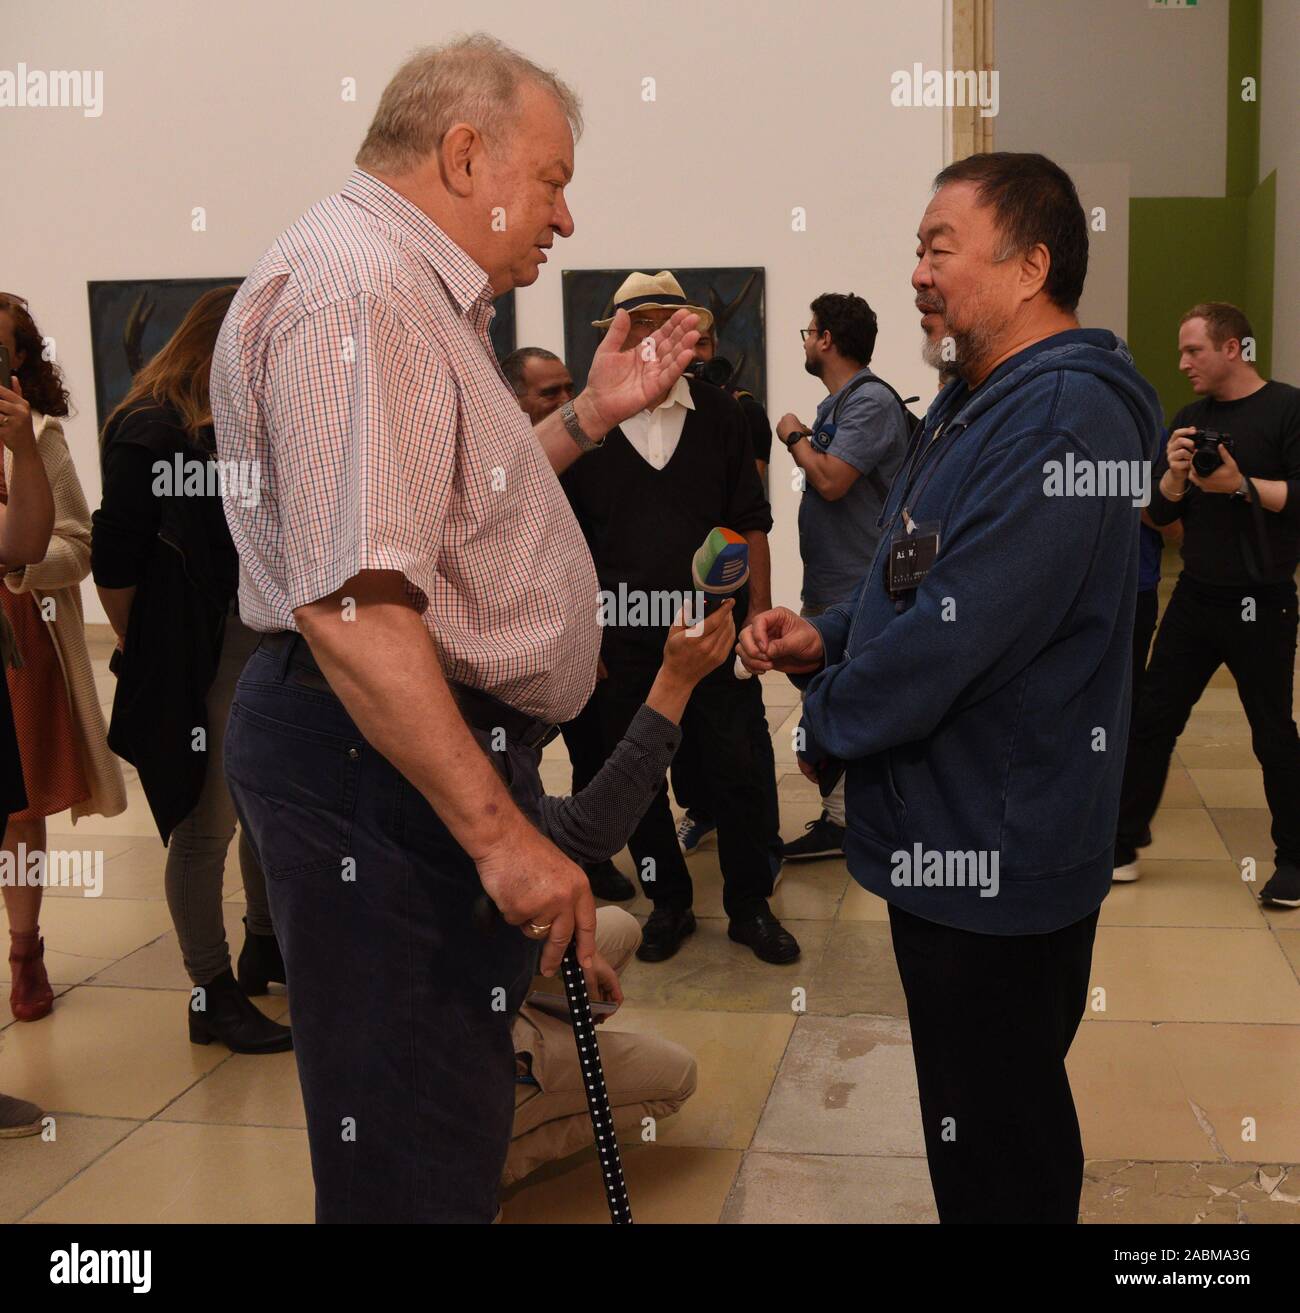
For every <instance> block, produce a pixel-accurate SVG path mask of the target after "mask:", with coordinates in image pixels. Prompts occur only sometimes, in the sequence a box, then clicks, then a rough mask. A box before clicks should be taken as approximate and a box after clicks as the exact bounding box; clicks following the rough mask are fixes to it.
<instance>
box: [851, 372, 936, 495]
mask: <svg viewBox="0 0 1300 1313" xmlns="http://www.w3.org/2000/svg"><path fill="white" fill-rule="evenodd" d="M866 383H879V384H880V386H881V387H882V388H884V389H885V390H886V391H887V392H888V393H889V394H890V395H891V396H892V397H893V398H894V400H895V401H897V402H898V404H899V407H900V408H901V409H902V412H903V423H904V425H905V426H906V427H907V441H908V444H909V445H910V444H911V441H912V438H913V437H914V436H915V435H916V431H917V429H919V428H920V427H921V425H922V423H923V422H924V421H923V420H922V419H921V417H920V415H917V414H915V413H914V412H913V411H911V410H910V409H909V408H908V407H909V405H910V403H911V402H913V401H920V399H921V398H920V397H907V398H906V399H904V398H903V397H900V396H899V395H898V393H897V392H896V391H894V389H893V388H892V387H890V385H889V384H888V383H886V382H885V380H884V379H883V378H877V377H876V375H875V374H865V375H860V376H859V377H858V378H855V379H854V380H853V382H852V383H850V384H849V385H848V387H846V388H845V389H844V391H843V392H841V393H840V395H839V396H838V397H837V398H836V399H835V405H834V406H833V407H832V408H831V413H830V417H829V422H830V423H831V424H834V423H836V421H837V420H838V419H839V417H840V407H841V406H843V405H844V403H845V402H846V401H847V400H848V399H849V398H850V397H851V396H852V395H853V394H854V393H855V392H856V391H857V390H858V389H859V388H860V387H862V386H863V385H864V384H866ZM866 478H867V482H868V484H870V486H871V488H872V490H873V491H874V492H875V494H876V496H877V497H879V498H880V500H881V502H882V503H883V502H884V501H885V499H886V498H887V497H888V496H889V485H888V484H887V483H886V482H885V480H884V479H883V478H882V477H881V474H880V471H879V470H878V469H873V470H871V471H870V473H868V474H867V476H866Z"/></svg>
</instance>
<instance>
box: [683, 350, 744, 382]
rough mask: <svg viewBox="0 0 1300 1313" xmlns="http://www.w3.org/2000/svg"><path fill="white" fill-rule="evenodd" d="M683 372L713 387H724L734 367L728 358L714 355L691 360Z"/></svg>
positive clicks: (729, 379) (729, 380)
mask: <svg viewBox="0 0 1300 1313" xmlns="http://www.w3.org/2000/svg"><path fill="white" fill-rule="evenodd" d="M685 372H686V373H688V374H689V375H690V376H691V377H692V378H698V379H699V380H700V381H701V382H703V383H712V384H713V386H714V387H715V388H724V389H725V388H726V387H727V385H728V384H729V383H730V382H731V376H732V374H733V373H734V372H735V367H734V366H733V365H732V363H731V361H730V360H724V359H723V357H722V356H714V357H713V359H712V360H692V361H691V363H690V364H689V365H687V366H686V371H685Z"/></svg>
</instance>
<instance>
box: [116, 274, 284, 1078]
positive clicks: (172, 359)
mask: <svg viewBox="0 0 1300 1313" xmlns="http://www.w3.org/2000/svg"><path fill="white" fill-rule="evenodd" d="M237 290H238V289H237V288H236V287H234V286H229V287H220V288H215V289H213V290H212V291H209V292H205V293H204V294H203V295H202V296H201V297H199V299H198V300H197V301H196V302H195V303H194V305H193V306H192V307H191V308H190V311H189V313H188V314H187V315H186V316H185V318H184V319H183V320H182V321H181V325H180V327H179V328H178V329H177V330H176V332H175V333H174V334H173V335H172V337H171V339H170V340H169V341H168V342H167V343H166V345H164V346H163V348H162V350H160V351H159V352H158V354H157V355H156V356H154V357H153V359H152V360H150V361H149V362H148V364H146V365H145V366H144V368H143V369H141V370H140V372H139V373H138V374H137V375H136V376H135V379H134V381H133V383H132V385H131V389H130V391H129V392H128V393H127V395H126V397H125V398H124V399H123V400H122V402H121V404H120V405H118V406H117V407H116V409H115V410H114V411H113V412H112V414H111V415H109V417H108V420H107V422H106V423H105V425H104V431H103V433H102V434H101V437H100V456H101V460H102V464H103V474H104V495H103V502H102V504H101V505H100V508H99V510H97V511H96V512H95V515H94V534H93V538H92V543H91V567H92V570H93V573H94V576H95V585H96V587H97V589H98V590H99V596H100V599H101V600H102V601H103V603H104V610H105V611H106V612H107V613H108V618H109V622H110V623H111V624H112V626H113V630H114V632H115V633H116V634H117V640H118V651H117V652H116V653H115V654H114V660H113V663H112V666H113V669H114V671H115V673H116V674H117V677H118V684H117V691H116V694H115V696H114V699H113V717H112V721H111V722H110V725H109V738H108V741H109V745H110V746H111V747H112V749H113V751H114V752H116V753H117V754H118V755H119V756H121V757H124V758H125V759H126V760H127V761H129V762H131V763H132V764H133V765H134V766H135V767H136V769H137V770H138V771H139V773H140V784H141V787H142V788H143V789H144V793H145V797H146V798H147V799H148V802H149V807H150V809H151V811H152V812H153V816H154V820H155V822H156V823H157V825H158V831H159V833H160V834H161V835H162V839H163V842H164V843H165V844H167V871H166V886H167V905H168V907H169V909H170V911H171V914H172V922H173V924H174V925H175V927H176V935H177V938H178V939H179V940H180V947H181V955H182V957H183V959H184V962H185V969H186V971H187V972H188V974H189V976H190V979H191V980H192V981H193V982H194V985H195V990H194V993H193V994H192V996H191V998H190V999H188V1000H187V1008H186V1017H187V1024H188V1026H189V1033H190V1039H191V1041H192V1042H194V1043H196V1044H208V1043H211V1042H212V1040H214V1039H215V1040H220V1041H221V1042H222V1043H223V1044H225V1045H226V1046H227V1047H228V1048H230V1049H231V1050H232V1051H233V1052H235V1053H279V1052H282V1051H283V1050H285V1049H289V1048H292V1046H293V1045H292V1039H291V1036H290V1032H289V1028H288V1027H287V1026H281V1025H277V1024H276V1023H275V1022H273V1021H271V1020H270V1019H269V1018H267V1017H266V1016H264V1015H263V1014H262V1012H261V1011H259V1010H258V1008H257V1007H256V1006H255V1005H254V1004H253V1003H252V1002H251V1000H250V998H249V995H250V994H265V993H266V992H267V987H268V984H269V983H270V982H271V981H281V982H282V981H284V978H285V972H284V963H283V961H282V960H281V956H280V950H279V947H278V945H277V943H276V939H275V932H274V929H273V928H272V925H271V915H270V911H269V909H268V907H267V901H266V881H265V879H264V878H263V875H262V869H261V867H260V866H259V865H258V862H257V859H256V857H255V856H254V854H253V851H252V849H251V848H250V847H249V845H248V842H247V841H246V840H245V839H244V837H243V836H242V834H241V836H240V841H239V867H240V872H241V874H242V876H243V882H244V896H245V899H246V902H247V915H246V916H245V918H244V928H245V931H246V934H245V938H244V947H243V951H242V952H241V953H240V955H239V964H238V972H239V978H238V980H236V978H235V975H234V973H233V972H232V971H231V962H230V951H229V948H228V947H227V944H226V931H225V923H224V921H223V918H222V896H221V895H222V884H223V880H224V875H225V866H226V851H227V849H228V848H229V846H230V840H231V838H232V837H233V836H234V833H235V824H236V817H235V807H234V803H233V802H232V801H231V798H230V790H229V789H228V788H227V785H226V774H225V769H224V767H223V764H222V756H223V753H222V748H223V744H224V741H225V733H226V721H227V719H228V717H229V714H230V703H231V699H232V697H233V696H234V691H235V682H236V681H237V680H238V678H239V674H240V672H241V670H242V669H243V667H244V663H245V661H247V659H248V657H249V655H250V654H251V652H252V651H253V648H254V647H256V645H257V639H258V635H257V634H256V633H254V632H253V631H252V630H250V629H248V628H246V627H245V626H244V625H243V624H242V623H241V622H240V619H239V610H238V606H237V603H236V587H237V582H238V558H237V556H236V553H235V547H234V543H232V542H231V539H230V531H229V530H228V529H227V528H226V519H225V513H224V511H223V510H222V504H221V495H220V484H219V481H218V480H217V479H216V478H214V477H213V475H214V474H215V473H216V471H217V467H216V466H215V465H214V464H213V462H214V461H215V459H216V457H215V449H216V439H215V435H214V433H213V430H212V405H211V402H210V400H209V394H208V375H209V374H210V373H211V371H212V351H213V348H214V346H215V345H216V341H217V333H218V332H219V331H220V328H221V321H222V319H223V318H224V317H225V314H226V311H227V310H228V309H229V308H230V302H231V300H232V299H233V297H234V295H235V292H236V291H237Z"/></svg>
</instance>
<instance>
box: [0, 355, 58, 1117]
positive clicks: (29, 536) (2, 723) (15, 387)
mask: <svg viewBox="0 0 1300 1313" xmlns="http://www.w3.org/2000/svg"><path fill="white" fill-rule="evenodd" d="M4 345H5V347H6V348H8V347H9V346H10V344H9V342H7V341H6V342H5V343H4ZM13 359H14V357H13V355H12V354H11V355H10V360H11V361H12V360H13ZM0 442H3V444H4V448H3V451H4V456H5V463H6V465H8V466H9V484H8V497H7V499H6V502H5V504H4V505H3V506H0V560H3V561H5V562H7V563H9V564H11V565H14V566H18V565H31V564H33V563H34V562H36V561H39V560H40V559H41V558H42V557H43V556H44V555H45V552H46V549H47V548H48V546H49V542H50V534H51V533H52V531H53V529H54V498H53V496H52V495H51V493H50V483H49V479H48V478H47V477H46V474H45V465H44V462H43V461H42V460H41V454H40V451H39V450H38V449H37V446H36V434H35V431H34V428H33V425H32V408H31V406H30V405H28V403H27V400H26V398H25V397H24V396H23V386H22V383H21V382H20V381H19V379H18V376H17V374H11V373H9V372H8V371H6V370H0ZM16 660H18V652H17V642H16V639H15V636H14V631H13V628H12V626H11V625H10V624H9V620H8V617H7V615H6V613H5V612H3V611H0V667H3V668H4V669H5V670H8V669H9V668H10V667H11V666H12V664H13V663H14V662H15V661H16ZM26 806H27V791H26V788H25V786H24V784H23V763H22V757H21V755H20V753H19V750H18V736H17V734H16V733H15V731H14V718H13V710H12V708H11V707H10V705H9V684H8V681H7V680H4V679H0V815H5V816H8V815H10V814H11V813H13V812H19V811H22V810H24V809H25V808H26ZM6 892H8V891H7V890H6ZM42 1116H43V1114H42V1112H41V1110H40V1109H39V1108H38V1107H37V1106H36V1105H35V1104H34V1103H28V1102H27V1100H26V1099H18V1098H15V1097H14V1096H13V1095H12V1094H0V1139H12V1138H15V1137H17V1136H19V1135H36V1134H39V1132H40V1130H41V1119H42Z"/></svg>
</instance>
